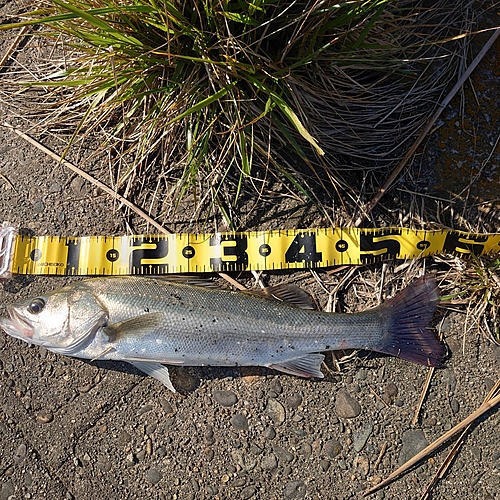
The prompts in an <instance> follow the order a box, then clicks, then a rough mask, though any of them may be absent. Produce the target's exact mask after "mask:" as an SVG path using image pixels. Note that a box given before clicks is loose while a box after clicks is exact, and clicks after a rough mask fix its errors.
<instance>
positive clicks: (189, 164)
mask: <svg viewBox="0 0 500 500" xmlns="http://www.w3.org/2000/svg"><path fill="white" fill-rule="evenodd" d="M439 4H440V3H439V2H438V3H437V4H436V5H435V6H434V7H433V9H428V8H424V7H422V5H421V4H420V2H408V1H390V0H370V1H346V2H338V1H332V0H323V1H293V2H290V1H285V0H253V1H244V0H236V1H229V0H204V1H202V2H198V1H196V0H185V1H178V0H171V1H168V0H126V1H124V0H64V1H63V0H50V1H49V2H48V3H45V2H44V3H41V4H40V6H39V7H38V8H37V9H36V10H34V11H32V12H29V13H26V14H23V16H22V20H21V21H19V22H17V23H11V24H4V25H2V26H0V29H2V30H14V29H16V28H19V27H21V26H26V25H36V26H42V29H39V30H37V31H36V32H35V33H36V35H37V36H42V37H43V39H44V41H45V43H47V44H49V46H51V53H50V54H51V55H50V64H51V68H50V71H48V66H47V65H46V64H45V65H43V71H38V73H37V72H36V70H35V71H32V74H33V73H34V74H36V75H37V78H35V79H33V78H32V79H30V81H26V80H25V81H24V83H26V84H28V85H29V86H30V87H33V86H39V87H42V88H44V89H51V90H52V96H55V99H52V102H53V103H56V108H55V109H54V110H53V111H52V122H53V123H54V122H56V121H57V120H60V121H61V122H69V121H71V120H72V121H73V123H74V124H75V125H74V131H75V133H74V135H73V139H75V138H76V137H78V134H83V135H86V134H91V133H94V132H99V133H101V134H103V133H104V134H105V136H106V139H105V141H104V144H103V146H104V147H106V148H109V150H110V151H112V152H113V157H114V162H115V164H116V165H117V167H116V169H115V176H116V178H115V180H116V188H117V189H118V190H121V191H123V192H125V193H129V192H130V191H133V190H134V189H136V187H137V185H145V184H147V185H149V186H150V187H151V185H150V184H148V183H149V179H151V178H154V179H155V182H157V183H158V184H157V186H156V188H155V189H156V191H158V192H162V193H166V194H167V197H169V198H170V199H173V200H176V202H178V201H179V200H180V199H182V197H183V196H184V195H185V194H186V193H187V192H188V191H189V192H192V193H194V194H195V197H196V198H197V199H198V200H199V202H200V203H201V202H203V201H206V200H211V202H214V201H215V202H216V203H218V204H219V205H220V206H221V207H224V206H228V205H229V206H230V205H233V204H234V203H236V202H237V200H238V197H239V195H240V193H241V189H242V186H243V184H252V185H253V186H254V187H255V189H256V190H257V191H259V192H260V191H261V190H262V189H263V188H264V186H265V182H266V177H267V176H268V175H269V174H268V172H269V171H270V172H271V173H272V174H273V175H274V176H276V177H279V178H280V179H285V180H286V181H287V182H289V183H290V184H291V185H292V186H293V188H294V189H295V190H296V191H298V192H299V193H302V194H306V195H311V193H312V191H311V190H310V189H309V187H308V181H307V179H306V178H305V177H304V175H303V171H302V172H301V168H300V167H297V162H296V160H298V161H299V163H300V161H302V162H303V163H304V164H305V165H307V166H308V167H310V171H309V172H311V177H312V178H313V179H314V177H316V181H317V182H318V183H319V184H321V185H322V186H323V187H325V184H324V183H325V182H327V180H328V179H330V180H332V179H333V178H334V176H335V174H334V173H333V171H332V168H333V167H338V165H339V162H338V161H337V159H336V158H337V156H336V155H338V154H340V153H347V154H348V155H351V156H352V157H354V158H356V159H357V160H359V159H377V158H379V159H380V158H383V157H387V155H389V156H390V157H391V158H392V157H394V154H395V153H394V151H395V148H396V147H397V146H398V145H400V144H401V140H402V141H403V142H404V141H405V140H406V139H407V138H408V137H409V136H408V134H409V133H411V131H413V130H414V129H416V128H418V126H419V125H420V124H421V123H422V121H423V120H424V119H425V117H426V116H427V114H426V113H425V112H424V111H422V109H421V108H422V106H421V105H422V103H423V102H426V101H428V100H430V99H431V97H430V96H431V94H432V98H433V99H435V98H436V92H438V93H439V91H440V90H441V89H442V88H443V85H444V83H443V82H444V81H445V79H444V78H441V77H442V76H443V75H442V73H443V72H444V73H445V71H443V67H441V69H440V70H439V71H440V73H441V77H437V76H436V75H437V73H436V72H432V71H430V70H429V68H430V67H431V66H430V65H431V64H432V63H431V60H433V57H434V56H433V55H432V54H431V52H430V50H431V47H433V44H434V43H436V41H437V40H443V39H445V38H446V36H448V33H444V32H443V26H446V25H447V23H446V22H445V21H446V20H449V16H450V13H452V12H453V11H454V10H457V9H456V6H454V7H453V8H450V9H446V8H442V5H446V2H442V5H441V6H440V5H439ZM430 11H432V12H430ZM436 12H438V13H439V14H438V15H437V17H436ZM431 14H432V15H433V16H435V17H434V19H435V21H434V22H435V24H432V23H430V22H429V16H430V15H431ZM457 16H458V15H457ZM418 65H420V70H421V71H419V70H417V69H418V68H417V66H418ZM424 70H425V71H424ZM425 72H427V74H426V75H425V76H423V75H424V73H425ZM412 92H413V93H412ZM433 92H434V93H433ZM412 96H413V97H412ZM419 106H420V110H419V111H418V112H416V109H417V108H418V107H419ZM45 123H47V120H45ZM363 133H364V134H365V135H364V136H363ZM401 137H403V139H401V140H399V139H398V138H401ZM325 152H326V153H327V154H326V156H325ZM282 153H283V154H282ZM290 154H291V155H292V156H290ZM290 158H292V159H290ZM340 163H342V162H340ZM270 166H271V167H273V168H272V169H269V167H270ZM318 169H319V170H318ZM321 169H323V170H321ZM228 218H229V219H231V217H230V215H228Z"/></svg>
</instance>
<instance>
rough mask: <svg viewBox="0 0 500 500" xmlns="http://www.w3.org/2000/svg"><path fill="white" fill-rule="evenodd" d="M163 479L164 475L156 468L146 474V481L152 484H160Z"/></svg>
mask: <svg viewBox="0 0 500 500" xmlns="http://www.w3.org/2000/svg"><path fill="white" fill-rule="evenodd" d="M162 478H163V474H162V473H161V472H160V471H159V470H158V469H155V468H154V467H151V469H149V470H148V472H147V474H146V479H147V480H148V481H149V482H150V483H152V484H156V483H159V482H160V481H161V479H162Z"/></svg>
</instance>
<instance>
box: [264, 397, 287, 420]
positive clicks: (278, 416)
mask: <svg viewBox="0 0 500 500" xmlns="http://www.w3.org/2000/svg"><path fill="white" fill-rule="evenodd" d="M265 411H266V413H267V414H268V415H269V416H270V417H271V420H272V421H273V422H274V424H275V425H281V424H282V423H283V422H284V421H285V408H283V405H282V404H281V403H280V402H279V401H276V400H275V399H269V400H268V401H267V405H266V410H265Z"/></svg>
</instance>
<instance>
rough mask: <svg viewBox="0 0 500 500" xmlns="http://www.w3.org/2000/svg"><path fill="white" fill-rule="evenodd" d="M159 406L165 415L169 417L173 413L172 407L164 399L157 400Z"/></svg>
mask: <svg viewBox="0 0 500 500" xmlns="http://www.w3.org/2000/svg"><path fill="white" fill-rule="evenodd" d="M159 402H160V406H161V407H162V408H163V411H164V412H165V413H166V414H167V415H171V414H172V413H174V409H173V408H172V405H171V404H170V403H169V402H168V401H167V400H166V399H165V398H159Z"/></svg>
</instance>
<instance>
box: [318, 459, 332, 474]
mask: <svg viewBox="0 0 500 500" xmlns="http://www.w3.org/2000/svg"><path fill="white" fill-rule="evenodd" d="M319 466H320V467H321V470H322V471H323V472H327V471H328V469H329V468H330V461H329V460H324V459H323V460H320V462H319Z"/></svg>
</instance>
